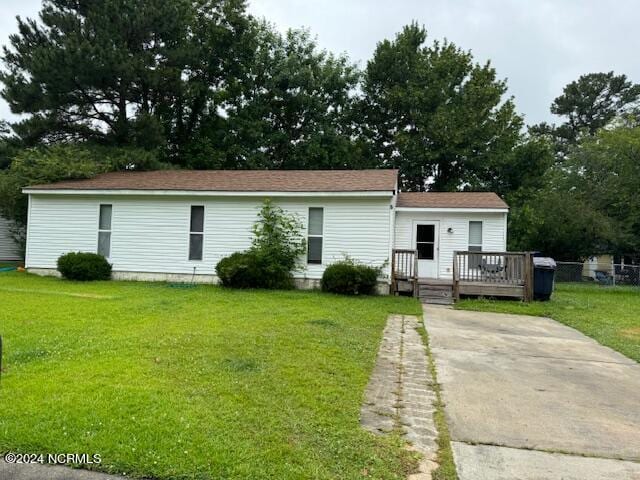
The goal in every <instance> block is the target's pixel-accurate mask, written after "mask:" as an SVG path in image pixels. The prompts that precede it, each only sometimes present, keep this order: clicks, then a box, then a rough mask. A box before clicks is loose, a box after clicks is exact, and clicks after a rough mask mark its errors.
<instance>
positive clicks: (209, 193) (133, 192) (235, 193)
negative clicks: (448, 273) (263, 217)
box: [22, 187, 394, 197]
mask: <svg viewBox="0 0 640 480" xmlns="http://www.w3.org/2000/svg"><path fill="white" fill-rule="evenodd" d="M22 193H26V194H29V195H115V196H122V195H130V196H159V195H161V196H190V197H193V196H197V197H392V196H393V195H394V191H393V190H362V191H361V190H350V191H262V190H260V191H258V190H256V191H250V190H247V191H245V190H166V189H154V190H141V189H125V188H114V189H108V188H102V189H75V188H66V189H61V188H37V187H25V188H23V189H22Z"/></svg>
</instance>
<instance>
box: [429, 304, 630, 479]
mask: <svg viewBox="0 0 640 480" xmlns="http://www.w3.org/2000/svg"><path fill="white" fill-rule="evenodd" d="M424 313H425V326H426V328H427V331H428V333H429V336H430V341H431V349H432V352H433V355H434V358H435V361H436V367H437V370H438V380H439V382H440V383H441V385H442V394H443V400H444V402H445V411H446V414H447V421H448V423H449V428H450V431H451V437H452V440H453V449H454V455H455V460H456V465H457V467H458V474H459V476H460V480H472V479H473V480H507V479H521V480H533V479H535V480H551V479H554V480H555V479H558V480H559V479H563V480H595V479H617V480H640V463H638V462H640V365H638V364H637V363H636V362H634V361H632V360H630V359H628V358H627V357H625V356H623V355H621V354H619V353H617V352H615V351H613V350H611V349H609V348H607V347H603V346H602V345H600V344H598V343H597V342H596V341H595V340H593V339H591V338H589V337H586V336H584V335H583V334H581V333H580V332H578V331H576V330H574V329H572V328H569V327H566V326H564V325H562V324H560V323H558V322H555V321H553V320H551V319H547V318H539V317H527V316H518V315H504V314H495V313H479V312H465V311H455V310H452V309H450V308H442V307H441V308H438V307H435V306H425V307H424Z"/></svg>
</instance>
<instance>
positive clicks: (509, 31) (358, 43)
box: [0, 0, 640, 124]
mask: <svg viewBox="0 0 640 480" xmlns="http://www.w3.org/2000/svg"><path fill="white" fill-rule="evenodd" d="M39 7H40V0H21V1H20V2H14V1H10V0H0V44H6V42H7V38H8V35H9V34H10V33H12V32H15V30H16V23H15V16H16V15H21V16H30V17H34V16H36V14H37V12H38V10H39ZM249 10H250V12H251V13H253V14H255V15H257V16H264V17H266V18H267V19H268V20H270V21H271V22H273V23H274V24H275V25H276V26H277V27H278V28H280V29H282V30H285V29H287V28H299V27H303V26H304V27H308V28H310V29H311V32H312V33H313V34H314V35H316V36H317V38H318V44H319V45H320V47H322V48H326V49H327V50H330V51H334V52H337V53H341V52H345V53H347V54H348V55H349V57H350V58H351V59H352V60H353V61H354V62H358V63H359V64H360V66H365V65H366V61H367V60H368V59H369V58H370V56H371V54H372V52H373V50H374V49H375V46H376V42H378V41H379V40H381V39H383V38H392V37H393V36H394V35H395V33H396V32H397V31H399V30H400V29H401V28H402V26H403V25H405V24H407V23H409V22H411V21H412V20H417V21H418V22H419V23H421V24H424V25H425V26H426V28H427V30H428V31H429V35H430V37H431V39H436V38H438V39H441V38H445V37H446V38H447V39H449V40H450V41H452V42H454V43H456V44H457V45H458V46H460V47H462V48H464V49H467V50H471V51H472V52H473V54H474V56H475V58H476V60H478V61H480V62H484V61H486V60H488V59H490V60H491V61H492V63H493V65H494V67H495V68H496V69H497V71H498V75H499V76H500V77H501V78H506V79H507V82H508V86H509V93H510V95H513V96H514V97H515V101H516V105H517V107H518V110H519V111H520V112H521V113H523V114H524V115H525V121H526V122H527V123H529V124H532V123H537V122H540V121H543V120H546V121H553V120H554V118H553V116H552V115H551V114H550V113H549V105H550V104H551V101H552V100H553V99H554V98H555V97H556V96H558V95H559V94H560V93H561V92H562V87H563V86H564V85H565V84H567V83H568V82H570V81H572V80H574V79H576V78H577V77H578V76H579V75H581V74H583V73H589V72H596V71H610V70H614V71H615V72H616V73H626V74H627V75H628V76H629V77H630V78H631V79H632V80H634V81H637V82H640V62H639V61H638V52H639V51H640V36H639V35H637V34H636V29H637V25H638V24H639V23H640V2H637V1H634V0H613V1H609V2H603V1H601V0H600V1H598V0H393V1H386V0H382V1H381V0H316V1H314V0H250V5H249ZM0 118H4V119H13V118H15V117H13V116H12V115H11V113H10V111H9V108H8V106H7V105H6V104H5V103H4V101H3V100H2V99H0Z"/></svg>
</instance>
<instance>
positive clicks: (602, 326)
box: [456, 283, 640, 362]
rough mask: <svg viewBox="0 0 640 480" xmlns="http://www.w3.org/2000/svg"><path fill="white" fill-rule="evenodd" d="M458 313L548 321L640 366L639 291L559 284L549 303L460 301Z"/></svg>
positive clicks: (627, 288)
mask: <svg viewBox="0 0 640 480" xmlns="http://www.w3.org/2000/svg"><path fill="white" fill-rule="evenodd" d="M456 308H459V309H462V310H480V311H491V312H504V313H518V314H523V315H537V316H545V317H551V318H553V319H555V320H558V321H559V322H562V323H564V324H566V325H569V326H570V327H573V328H575V329H577V330H580V331H581V332H583V333H584V334H586V335H589V336H590V337H593V338H595V339H596V340H597V341H598V342H600V343H601V344H603V345H607V346H609V347H611V348H613V349H615V350H617V351H619V352H621V353H623V354H625V355H626V356H627V357H629V358H632V359H634V360H636V361H638V362H640V288H637V287H607V286H600V285H594V284H589V283H584V284H570V283H559V284H557V285H556V290H555V292H554V294H553V296H552V300H551V301H550V302H532V303H522V302H516V301H504V300H501V301H499V300H463V301H460V302H458V303H457V304H456Z"/></svg>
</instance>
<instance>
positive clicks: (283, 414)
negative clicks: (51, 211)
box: [0, 272, 421, 480]
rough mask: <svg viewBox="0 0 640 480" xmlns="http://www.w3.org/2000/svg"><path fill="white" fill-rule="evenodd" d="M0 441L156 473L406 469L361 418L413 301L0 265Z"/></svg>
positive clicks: (341, 473)
mask: <svg viewBox="0 0 640 480" xmlns="http://www.w3.org/2000/svg"><path fill="white" fill-rule="evenodd" d="M0 298H1V299H2V302H1V308H0V333H1V334H2V336H3V340H4V362H3V367H4V372H3V375H2V381H1V384H0V405H2V406H3V407H2V414H1V415H0V452H7V451H16V452H41V453H68V452H74V453H88V454H89V455H91V454H94V453H98V454H100V455H101V458H102V464H101V465H99V466H97V467H94V468H98V469H100V470H102V471H107V472H113V473H120V474H123V473H126V474H127V475H129V476H133V477H153V478H159V479H198V480H201V479H214V478H216V479H217V478H225V479H233V478H238V479H240V478H242V479H244V478H274V479H275V478H278V479H297V478H300V479H302V478H305V479H306V478H316V479H334V478H344V479H350V478H362V477H365V476H368V477H370V478H376V479H378V478H379V479H386V478H404V477H405V476H406V475H407V473H408V472H410V471H412V470H413V468H414V467H415V459H414V458H413V456H412V455H411V453H410V452H408V451H407V450H406V449H405V448H404V445H403V443H402V441H401V440H400V438H399V437H398V436H390V437H384V436H383V437H381V436H374V435H372V434H369V433H367V432H365V431H364V430H363V429H362V428H361V427H360V424H359V411H360V406H361V402H362V398H363V392H364V389H365V386H366V384H367V381H368V378H369V375H370V372H371V370H372V368H373V365H374V363H375V356H376V352H377V349H378V345H379V341H380V339H381V336H382V330H383V328H384V325H385V321H386V317H387V315H388V314H389V313H401V314H409V315H420V314H421V311H420V306H419V304H418V303H417V301H415V300H413V299H408V298H397V297H362V298H347V297H340V296H334V295H327V294H321V293H318V292H296V291H292V292H266V291H232V290H225V289H221V288H217V287H213V286H199V287H197V288H193V289H176V288H170V287H169V286H168V285H166V284H152V283H134V282H96V283H85V284H82V283H75V282H69V281H64V280H58V279H53V278H40V277H35V276H31V275H27V274H21V273H16V272H10V273H0Z"/></svg>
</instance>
